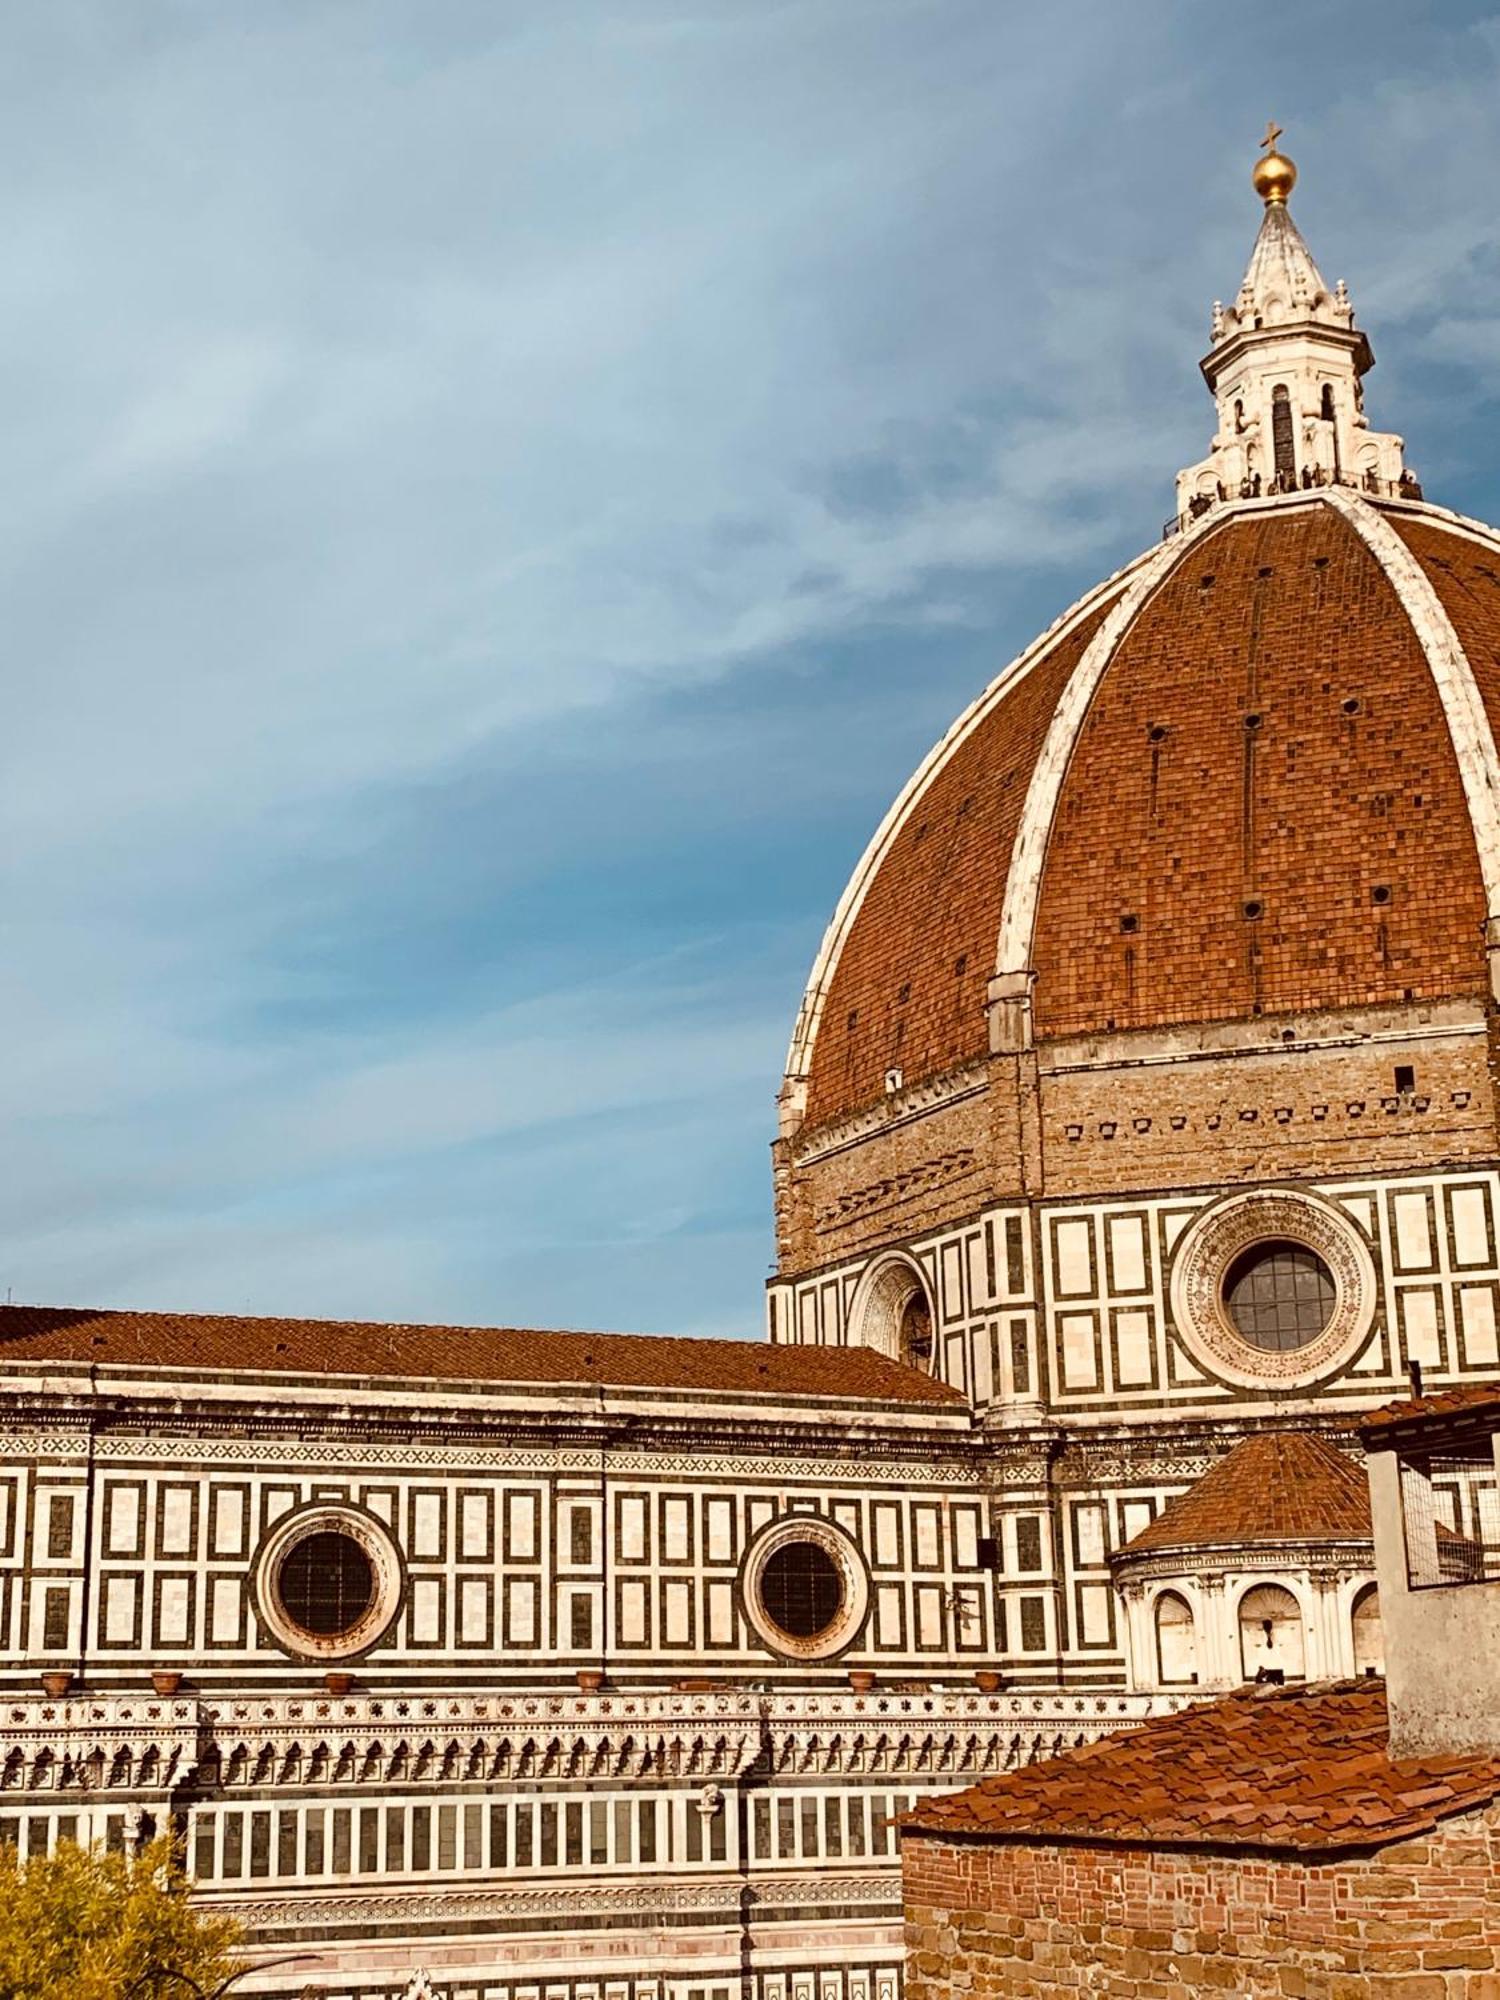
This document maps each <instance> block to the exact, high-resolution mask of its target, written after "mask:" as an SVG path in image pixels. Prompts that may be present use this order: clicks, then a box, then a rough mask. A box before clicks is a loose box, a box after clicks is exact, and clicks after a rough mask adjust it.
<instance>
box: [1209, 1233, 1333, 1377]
mask: <svg viewBox="0 0 1500 2000" xmlns="http://www.w3.org/2000/svg"><path fill="white" fill-rule="evenodd" d="M1336 1301H1337V1289H1336V1287H1335V1285H1334V1282H1333V1273H1332V1272H1331V1271H1330V1270H1329V1268H1328V1266H1327V1265H1326V1264H1325V1263H1324V1262H1323V1259H1322V1258H1321V1257H1320V1256H1319V1255H1318V1253H1317V1251H1316V1250H1312V1249H1310V1248H1309V1247H1308V1246H1307V1245H1306V1244H1305V1243H1294V1242H1291V1241H1290V1240H1283V1241H1279V1242H1270V1243H1252V1244H1251V1246H1250V1247H1249V1249H1248V1250H1245V1251H1242V1252H1241V1254H1240V1255H1239V1256H1238V1257H1236V1258H1235V1260H1234V1262H1233V1263H1232V1264H1231V1265H1230V1267H1229V1269H1228V1270H1227V1271H1226V1272H1225V1274H1224V1309H1225V1311H1226V1312H1227V1313H1228V1315H1229V1319H1230V1322H1231V1323H1232V1325H1233V1327H1234V1329H1235V1332H1236V1333H1238V1335H1239V1336H1240V1338H1241V1340H1244V1341H1248V1342H1249V1344H1250V1346H1251V1347H1255V1348H1259V1349H1260V1350H1261V1352H1262V1353H1265V1354H1291V1353H1295V1352H1296V1351H1297V1350H1298V1349H1299V1348H1303V1347H1307V1346H1309V1345H1310V1344H1311V1343H1312V1342H1313V1341H1315V1340H1319V1339H1321V1338H1322V1336H1323V1334H1324V1333H1326V1332H1327V1330H1328V1322H1329V1321H1330V1320H1331V1319H1332V1317H1333V1309H1334V1305H1335V1303H1336Z"/></svg>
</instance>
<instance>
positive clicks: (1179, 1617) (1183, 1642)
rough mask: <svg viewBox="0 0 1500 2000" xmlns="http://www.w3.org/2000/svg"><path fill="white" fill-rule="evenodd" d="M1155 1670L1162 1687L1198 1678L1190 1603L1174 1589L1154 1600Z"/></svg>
mask: <svg viewBox="0 0 1500 2000" xmlns="http://www.w3.org/2000/svg"><path fill="white" fill-rule="evenodd" d="M1155 1616H1156V1674H1157V1679H1158V1680H1159V1681H1160V1682H1161V1684H1162V1686H1163V1687H1191V1686H1192V1685H1193V1683H1194V1682H1195V1681H1196V1680H1197V1678H1198V1638H1197V1633H1196V1632H1195V1630H1194V1627H1193V1607H1192V1606H1191V1605H1190V1604H1189V1603H1188V1601H1187V1599H1186V1598H1185V1597H1179V1596H1178V1594H1177V1592H1176V1591H1175V1590H1164V1591H1163V1592H1162V1594H1161V1596H1160V1597H1158V1598H1157V1600H1156V1607H1155Z"/></svg>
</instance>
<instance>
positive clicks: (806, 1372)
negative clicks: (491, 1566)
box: [0, 1306, 964, 1408]
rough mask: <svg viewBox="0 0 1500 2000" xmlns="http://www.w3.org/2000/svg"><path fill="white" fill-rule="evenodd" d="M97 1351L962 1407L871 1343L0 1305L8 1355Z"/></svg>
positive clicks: (373, 1372)
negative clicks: (778, 1342) (782, 1342)
mask: <svg viewBox="0 0 1500 2000" xmlns="http://www.w3.org/2000/svg"><path fill="white" fill-rule="evenodd" d="M36 1362H83V1363H87V1362H97V1363H99V1364H101V1365H108V1366H110V1367H112V1368H193V1369H207V1370H211V1371H213V1372H215V1373H228V1374H242V1375H266V1374H296V1375H309V1374H312V1375H340V1376H350V1375H352V1376H366V1377H368V1376H376V1377H379V1376H394V1377H401V1378H403V1379H406V1380H420V1379H422V1378H424V1377H425V1378H430V1379H432V1380H435V1381H444V1382H454V1381H466V1382H506V1383H518V1384H519V1383H538V1382H542V1383H603V1384H607V1385H608V1386H610V1387H614V1388H640V1389H677V1390H692V1389H702V1390H706V1391H711V1392H717V1393H721V1394H739V1395H754V1396H771V1397H780V1398H785V1397H835V1398H839V1399H841V1400H845V1401H855V1402H876V1403H878V1402H885V1403H910V1404H918V1405H930V1406H942V1407H948V1408H951V1407H955V1406H957V1407H963V1402H964V1399H963V1397H962V1396H961V1395H960V1394H959V1392H958V1391H957V1390H956V1389H950V1388H949V1387H948V1386H947V1384H946V1383H943V1382H937V1381H934V1380H933V1379H932V1378H931V1377H930V1376H927V1375H923V1374H920V1373H918V1371H917V1370H916V1369H913V1368H905V1367H902V1366H901V1365H900V1363H898V1362H895V1361H891V1360H888V1359H887V1358H886V1356H884V1355H883V1354H877V1353H875V1352H874V1350H873V1349H871V1348H867V1347H797V1346H785V1347H779V1346H771V1345H769V1344H767V1343H765V1342H761V1341H750V1340H684V1339H676V1338H670V1337H668V1336H665V1335H660V1334H641V1333H543V1332H535V1331H532V1330H530V1329H527V1328H522V1327H498V1326H488V1327H486V1326H385V1325H380V1324H370V1323H366V1322H362V1321H358V1320H316V1319H249V1318H242V1317H239V1316H230V1315H224V1314H218V1313H153V1312H105V1311H92V1310H89V1309H88V1308H82V1307H80V1308H72V1307H61V1306H0V1367H3V1366H6V1365H10V1366H16V1365H18V1364H21V1363H36Z"/></svg>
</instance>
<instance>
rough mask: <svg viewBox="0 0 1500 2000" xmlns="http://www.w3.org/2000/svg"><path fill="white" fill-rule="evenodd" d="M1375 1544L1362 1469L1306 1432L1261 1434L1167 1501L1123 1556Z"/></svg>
mask: <svg viewBox="0 0 1500 2000" xmlns="http://www.w3.org/2000/svg"><path fill="white" fill-rule="evenodd" d="M1370 1539H1371V1527H1370V1489H1369V1484H1368V1481H1367V1480H1366V1478H1365V1473H1364V1470H1363V1468H1362V1467H1361V1466H1358V1465H1356V1464H1355V1463H1354V1462H1353V1460H1352V1459H1350V1458H1347V1457H1346V1456H1345V1455H1344V1453H1343V1452H1341V1451H1339V1450H1338V1449H1337V1448H1336V1447H1335V1446H1334V1445H1331V1444H1328V1443H1326V1442H1325V1441H1324V1440H1323V1439H1322V1438H1320V1437H1314V1436H1313V1435H1312V1434H1311V1433H1310V1432H1308V1431H1258V1432H1256V1433H1255V1434H1254V1435H1253V1436H1251V1437H1247V1438H1242V1439H1241V1441H1240V1442H1239V1443H1238V1444H1237V1445H1236V1446H1235V1447H1234V1449H1233V1450H1232V1451H1230V1452H1226V1454H1225V1455H1224V1457H1223V1458H1221V1459H1220V1460H1219V1462H1218V1464H1217V1465H1215V1466H1213V1467H1212V1468H1211V1469H1210V1470H1209V1471H1208V1472H1205V1473H1204V1475H1203V1477H1202V1478H1201V1479H1200V1480H1199V1481H1198V1482H1197V1484H1196V1485H1195V1486H1190V1487H1189V1488H1188V1490H1187V1492H1186V1493H1182V1494H1179V1495H1178V1497H1177V1498H1176V1499H1175V1500H1171V1501H1169V1502H1168V1503H1167V1505H1166V1506H1165V1507H1164V1508H1163V1509H1162V1511H1161V1512H1160V1513H1159V1514H1158V1515H1157V1517H1156V1519H1155V1520H1154V1521H1153V1522H1152V1523H1151V1524H1150V1526H1149V1527H1147V1528H1143V1529H1142V1530H1141V1532H1140V1533H1139V1534H1138V1535H1137V1536H1136V1537H1135V1538H1134V1540H1133V1541H1130V1542H1127V1543H1126V1545H1125V1547H1124V1548H1123V1549H1121V1550H1120V1552H1119V1553H1120V1555H1121V1556H1140V1555H1150V1554H1155V1553H1160V1552H1161V1551H1162V1550H1164V1549H1217V1548H1234V1547H1239V1546H1258V1545H1261V1544H1263V1543H1267V1542H1368V1541H1369V1540H1370Z"/></svg>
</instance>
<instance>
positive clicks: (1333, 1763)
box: [901, 1680, 1500, 1854]
mask: <svg viewBox="0 0 1500 2000" xmlns="http://www.w3.org/2000/svg"><path fill="white" fill-rule="evenodd" d="M1386 1732H1387V1718H1386V1705H1385V1684H1384V1682H1382V1681H1370V1680H1363V1681H1345V1682H1342V1683H1339V1684H1336V1685H1333V1686H1327V1687H1318V1688H1276V1689H1272V1690H1256V1691H1254V1692H1252V1691H1250V1690H1248V1689H1247V1690H1246V1691H1245V1692H1244V1693H1241V1694H1236V1695H1231V1696H1230V1697H1229V1698H1228V1699H1227V1700H1225V1701H1218V1702H1213V1703H1211V1704H1205V1705H1204V1706H1202V1707H1197V1708H1191V1709H1188V1710H1186V1711H1184V1712H1183V1713H1181V1714H1178V1715H1169V1716H1163V1717H1162V1718H1160V1719H1159V1720H1158V1721H1155V1722H1148V1723H1146V1724H1144V1725H1143V1726H1142V1727H1141V1728H1139V1729H1130V1730H1126V1731H1123V1732H1122V1733H1121V1734H1119V1735H1116V1736H1108V1737H1105V1738H1103V1739H1102V1740H1101V1741H1100V1742H1098V1743H1092V1744H1089V1745H1088V1746H1087V1747H1086V1748H1084V1749H1082V1750H1072V1751H1068V1752H1065V1753H1064V1754H1063V1755H1062V1756H1060V1757H1054V1758H1051V1759H1049V1760H1048V1761H1046V1762H1044V1763H1040V1764H1032V1765H1028V1766H1027V1767H1026V1768H1025V1769H1024V1770H1020V1771H1013V1772H1011V1773H1010V1774H1009V1775H1008V1776H1006V1777H1003V1778H988V1779H986V1780H985V1781H984V1782H983V1783H982V1784H978V1785H975V1786H973V1787H972V1788H971V1789H970V1790H969V1791H966V1792H958V1793H955V1794H953V1795H952V1796H951V1797H948V1798H939V1799H933V1800H930V1801H929V1802H928V1803H927V1804H926V1805H922V1806H919V1807H918V1808H917V1809H916V1811H915V1812H913V1813H909V1814H907V1816H906V1817H905V1819H903V1821H902V1822H901V1824H902V1828H903V1830H904V1831H907V1832H910V1833H915V1834H919V1835H920V1834H929V1835H939V1836H942V1837H944V1838H956V1839H960V1840H1006V1841H1029V1842H1052V1841H1104V1842H1113V1843H1121V1844H1124V1845H1127V1846H1133V1847H1175V1846H1189V1847H1215V1848H1229V1849H1235V1848H1242V1849H1266V1848H1269V1849H1272V1850H1275V1851H1279V1852H1283V1853H1287V1852H1290V1853H1300V1854H1319V1853H1327V1852H1339V1851H1347V1850H1349V1849H1357V1848H1370V1847H1381V1846H1384V1845H1386V1844H1387V1843H1389V1842H1391V1841H1394V1840H1404V1839H1407V1838H1409V1837H1410V1836H1411V1835H1413V1834H1416V1833H1422V1832H1426V1831H1428V1830H1430V1829H1431V1828H1432V1827H1433V1826H1435V1825H1436V1823H1437V1822H1438V1821H1439V1820H1440V1819H1445V1818H1449V1817H1451V1816H1452V1815H1453V1814H1454V1813H1461V1812H1467V1811H1469V1810H1470V1809H1471V1808H1472V1807H1474V1806H1478V1805H1484V1804H1487V1803H1488V1802H1489V1801H1490V1800H1491V1799H1494V1798H1496V1797H1497V1796H1500V1757H1489V1758H1475V1757H1425V1758H1422V1759H1420V1760H1418V1761H1415V1762H1411V1763H1400V1764H1396V1763H1393V1762H1392V1761H1391V1759H1390V1756H1389V1754H1388V1751H1387V1735H1386Z"/></svg>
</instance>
